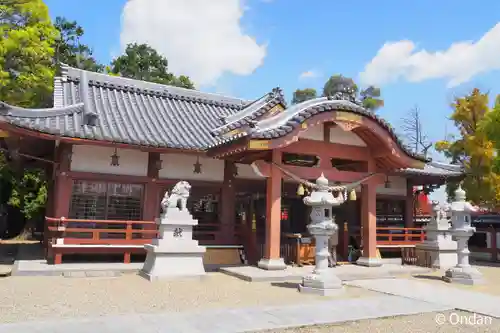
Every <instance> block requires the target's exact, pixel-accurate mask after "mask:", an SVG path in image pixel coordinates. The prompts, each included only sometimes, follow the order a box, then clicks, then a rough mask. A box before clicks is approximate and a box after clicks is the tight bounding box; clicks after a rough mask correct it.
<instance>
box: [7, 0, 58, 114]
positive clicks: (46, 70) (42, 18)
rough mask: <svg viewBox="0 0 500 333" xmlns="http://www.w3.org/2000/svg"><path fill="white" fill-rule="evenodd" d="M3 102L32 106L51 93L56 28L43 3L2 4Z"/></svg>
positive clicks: (35, 0) (14, 0) (13, 1)
mask: <svg viewBox="0 0 500 333" xmlns="http://www.w3.org/2000/svg"><path fill="white" fill-rule="evenodd" d="M0 36H1V37H0V100H2V101H5V102H7V103H11V104H15V105H20V106H25V107H33V106H38V105H40V104H43V102H44V101H46V99H47V96H50V94H51V92H52V79H53V76H54V69H53V66H52V60H53V56H54V48H53V47H52V46H53V45H54V42H55V40H56V38H57V36H58V33H57V29H55V28H54V26H53V25H52V22H51V21H50V17H49V12H48V9H47V6H46V5H45V4H44V3H43V1H42V0H8V1H2V2H0Z"/></svg>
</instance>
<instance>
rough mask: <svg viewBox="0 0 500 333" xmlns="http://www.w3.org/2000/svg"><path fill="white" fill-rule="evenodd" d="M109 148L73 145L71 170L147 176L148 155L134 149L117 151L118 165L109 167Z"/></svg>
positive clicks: (111, 153) (110, 150) (110, 151)
mask: <svg viewBox="0 0 500 333" xmlns="http://www.w3.org/2000/svg"><path fill="white" fill-rule="evenodd" d="M114 152H115V150H114V148H111V147H99V146H85V145H74V146H73V155H72V156H71V170H72V171H80V172H93V173H104V174H115V175H128V176H147V174H148V153H146V152H142V151H139V150H134V149H119V148H118V149H117V150H116V152H117V155H118V156H119V157H120V158H119V163H120V165H118V166H112V165H111V155H113V154H114Z"/></svg>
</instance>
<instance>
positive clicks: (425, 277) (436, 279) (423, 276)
mask: <svg viewBox="0 0 500 333" xmlns="http://www.w3.org/2000/svg"><path fill="white" fill-rule="evenodd" d="M412 276H413V277H414V278H416V279H422V280H434V281H443V278H442V277H441V276H436V275H422V274H417V275H412Z"/></svg>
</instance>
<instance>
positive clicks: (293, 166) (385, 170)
mask: <svg viewBox="0 0 500 333" xmlns="http://www.w3.org/2000/svg"><path fill="white" fill-rule="evenodd" d="M337 97H339V98H340V100H339V99H335V98H333V99H326V98H320V99H316V100H312V101H307V102H304V103H301V104H297V105H294V106H292V107H290V108H289V109H286V110H285V109H283V108H282V109H280V110H281V111H280V110H278V111H276V112H277V113H272V114H266V113H264V116H262V117H261V118H257V119H256V120H253V122H252V124H249V125H248V126H249V127H246V125H245V126H243V125H241V126H243V127H242V128H240V127H236V129H234V130H231V131H229V130H228V131H227V133H226V134H224V135H225V138H224V140H222V141H221V143H220V144H217V145H215V146H214V147H212V148H210V149H209V150H208V155H209V156H212V157H216V158H223V159H225V160H226V161H228V162H231V163H242V164H249V165H251V166H252V169H253V171H254V172H255V174H256V175H258V176H260V177H262V178H263V179H265V196H264V197H265V205H264V203H263V201H264V197H261V198H259V199H260V201H258V203H256V204H254V206H255V207H253V209H254V215H255V224H256V225H258V226H259V227H260V228H259V227H256V229H257V230H259V229H261V228H262V229H263V230H264V232H263V235H259V236H258V237H257V238H258V239H259V240H262V239H265V241H264V242H265V245H264V249H263V251H262V252H263V254H262V256H261V257H262V259H261V260H260V261H259V265H258V266H259V267H260V268H263V269H271V270H274V269H285V268H286V264H285V262H284V260H283V250H282V248H283V247H282V246H281V244H282V241H283V235H284V232H283V231H284V230H287V229H288V230H290V231H295V230H299V229H302V228H303V227H305V225H307V223H308V218H307V217H306V216H307V214H306V213H305V212H300V211H299V212H297V211H295V210H294V209H295V207H296V206H297V207H298V206H299V205H298V202H299V199H300V197H301V195H300V193H297V190H296V189H297V186H298V185H299V184H302V185H303V186H306V187H307V186H309V187H311V185H308V184H311V182H310V181H308V180H310V179H314V180H316V179H317V178H318V177H320V176H321V175H322V174H323V175H324V177H325V178H327V179H328V180H329V181H330V182H340V183H341V184H344V185H341V186H334V187H332V186H329V187H331V188H336V189H338V190H345V189H346V188H350V189H352V190H354V189H356V190H358V191H359V192H358V193H359V199H358V200H356V203H350V202H346V203H345V204H343V205H341V206H340V207H338V209H336V212H335V213H336V215H337V221H336V222H337V224H338V225H339V226H340V227H342V224H343V223H344V221H346V222H347V223H348V224H350V225H351V224H352V226H353V227H354V226H355V225H360V226H362V228H361V230H362V235H361V237H362V239H363V257H361V258H360V259H359V260H358V261H357V263H358V264H360V265H365V266H380V265H381V261H380V259H379V258H378V256H377V236H376V227H377V225H376V223H377V221H376V196H377V186H378V185H380V184H383V183H384V182H385V181H386V178H387V175H388V174H390V173H392V172H396V171H397V170H400V169H402V168H418V169H422V168H423V167H424V165H425V160H424V159H421V158H419V157H415V156H413V155H412V154H411V153H409V152H408V151H407V150H405V147H404V146H402V145H401V143H400V142H399V141H398V140H396V138H395V135H394V133H393V132H392V130H391V129H390V128H389V127H388V126H387V124H385V123H384V122H382V121H380V120H379V119H378V118H377V117H375V116H374V115H373V114H371V113H369V112H367V111H366V110H364V109H363V108H362V107H360V106H359V105H358V104H356V103H354V102H353V101H351V100H344V99H343V97H342V96H340V95H339V96H337ZM341 97H342V98H341ZM259 117H260V116H259ZM233 125H234V126H236V123H234V124H232V125H231V126H233ZM238 126H240V125H238ZM228 128H229V127H228ZM287 182H289V183H291V184H295V185H294V187H295V188H294V189H292V190H291V191H289V190H287V189H286V188H284V186H283V184H284V183H287ZM312 186H314V185H312ZM285 193H287V194H285ZM290 193H294V194H297V195H295V200H292V201H289V200H288V197H290ZM300 206H301V207H302V208H299V209H304V210H305V208H304V207H303V204H301V205H300ZM292 207H293V208H292ZM292 210H294V211H293V215H294V218H295V216H296V215H297V216H299V215H302V216H304V215H305V216H304V217H303V219H304V221H303V223H295V221H292V220H291V219H290V216H291V213H292ZM283 217H286V219H285V222H284V221H283ZM299 225H300V228H299V227H298V226H299ZM304 229H305V228H304ZM257 230H256V231H257ZM257 233H260V232H257ZM257 238H256V239H255V241H257Z"/></svg>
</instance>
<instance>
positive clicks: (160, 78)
mask: <svg viewBox="0 0 500 333" xmlns="http://www.w3.org/2000/svg"><path fill="white" fill-rule="evenodd" d="M109 70H110V72H111V73H113V74H115V75H120V76H123V77H128V78H131V79H136V80H143V81H149V82H154V83H160V84H167V85H172V86H177V87H182V88H188V89H194V83H193V82H191V80H190V79H189V77H187V76H184V75H181V76H179V77H176V76H175V75H174V74H172V73H170V72H169V71H168V61H167V59H166V58H165V57H163V56H161V55H160V54H159V53H158V52H157V51H156V50H155V49H153V48H152V47H150V46H148V45H146V44H135V43H134V44H129V45H127V48H126V49H125V53H124V54H123V55H121V56H119V57H118V58H116V59H114V60H113V62H112V63H111V66H110V68H109Z"/></svg>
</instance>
